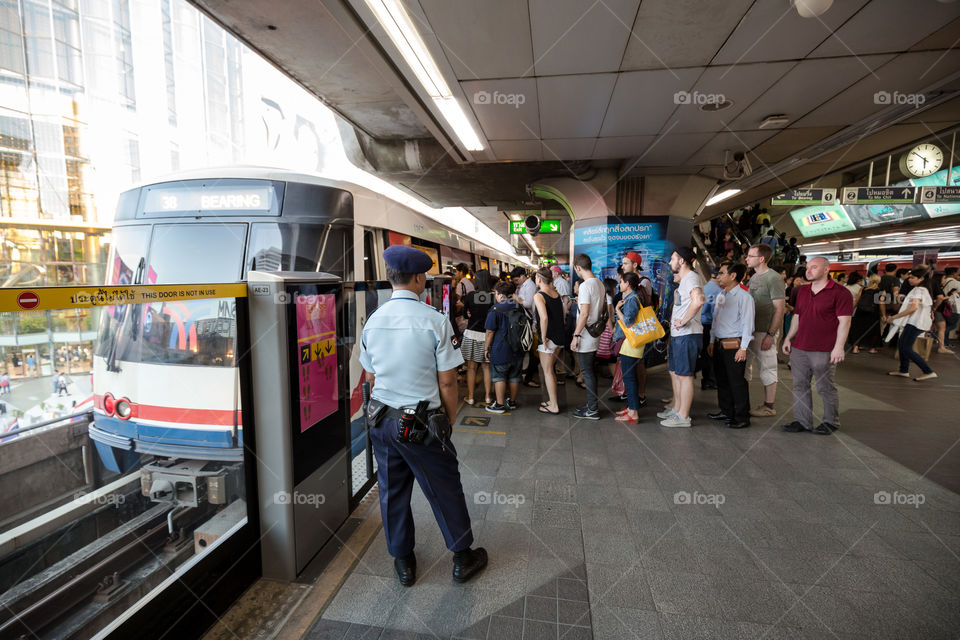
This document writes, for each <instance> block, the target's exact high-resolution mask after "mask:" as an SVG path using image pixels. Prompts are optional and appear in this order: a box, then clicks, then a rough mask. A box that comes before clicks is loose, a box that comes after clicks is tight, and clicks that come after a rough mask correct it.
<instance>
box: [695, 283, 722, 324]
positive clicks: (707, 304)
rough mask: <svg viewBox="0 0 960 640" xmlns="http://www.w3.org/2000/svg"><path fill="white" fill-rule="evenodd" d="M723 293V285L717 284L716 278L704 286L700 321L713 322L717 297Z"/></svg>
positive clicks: (704, 322)
mask: <svg viewBox="0 0 960 640" xmlns="http://www.w3.org/2000/svg"><path fill="white" fill-rule="evenodd" d="M721 293H723V287H721V286H720V285H719V284H717V281H716V280H711V281H710V282H708V283H707V284H705V285H704V286H703V296H704V298H705V300H704V301H703V308H702V309H701V310H700V322H701V323H703V324H712V323H713V314H714V306H715V305H716V303H717V297H718V296H719V295H720V294H721Z"/></svg>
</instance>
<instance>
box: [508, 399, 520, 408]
mask: <svg viewBox="0 0 960 640" xmlns="http://www.w3.org/2000/svg"><path fill="white" fill-rule="evenodd" d="M519 408H520V405H518V404H517V403H516V402H514V401H513V400H511V399H510V398H507V409H510V411H516V410H517V409H519Z"/></svg>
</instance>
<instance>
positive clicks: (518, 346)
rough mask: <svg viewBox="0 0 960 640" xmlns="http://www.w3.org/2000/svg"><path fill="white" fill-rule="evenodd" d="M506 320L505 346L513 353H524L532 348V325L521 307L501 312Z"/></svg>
mask: <svg viewBox="0 0 960 640" xmlns="http://www.w3.org/2000/svg"><path fill="white" fill-rule="evenodd" d="M501 313H503V315H504V317H505V318H506V319H507V345H509V347H510V350H511V351H513V352H514V353H526V352H527V351H529V350H530V348H531V347H532V346H533V324H532V323H531V322H530V317H529V316H528V315H527V312H526V311H525V310H524V309H523V308H521V307H515V308H513V309H510V310H509V311H501Z"/></svg>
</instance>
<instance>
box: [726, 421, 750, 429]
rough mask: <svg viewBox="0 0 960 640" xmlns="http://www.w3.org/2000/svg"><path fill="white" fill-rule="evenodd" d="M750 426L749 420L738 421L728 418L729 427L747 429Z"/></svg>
mask: <svg viewBox="0 0 960 640" xmlns="http://www.w3.org/2000/svg"><path fill="white" fill-rule="evenodd" d="M749 426H750V422H749V421H748V420H744V421H743V422H737V421H736V420H727V429H746V428H747V427H749Z"/></svg>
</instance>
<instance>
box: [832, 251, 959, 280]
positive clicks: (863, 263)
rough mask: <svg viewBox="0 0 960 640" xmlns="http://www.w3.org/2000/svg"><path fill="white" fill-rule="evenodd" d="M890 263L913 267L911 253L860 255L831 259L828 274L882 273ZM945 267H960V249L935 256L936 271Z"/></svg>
mask: <svg viewBox="0 0 960 640" xmlns="http://www.w3.org/2000/svg"><path fill="white" fill-rule="evenodd" d="M891 263H893V264H895V265H897V268H898V269H912V268H913V267H914V263H913V256H912V255H908V256H902V255H901V256H884V257H871V256H862V257H860V258H857V259H855V260H843V261H840V260H832V261H831V262H830V276H831V277H836V276H838V275H839V274H841V273H846V274H848V275H849V274H851V273H854V272H857V273H860V274H861V275H867V274H868V273H873V272H876V273H879V274H880V275H883V271H884V268H885V267H886V266H887V265H888V264H891ZM947 267H960V251H950V252H947V253H941V254H940V255H938V256H937V262H936V269H937V271H943V270H944V269H946V268H947Z"/></svg>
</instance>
